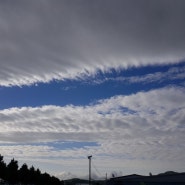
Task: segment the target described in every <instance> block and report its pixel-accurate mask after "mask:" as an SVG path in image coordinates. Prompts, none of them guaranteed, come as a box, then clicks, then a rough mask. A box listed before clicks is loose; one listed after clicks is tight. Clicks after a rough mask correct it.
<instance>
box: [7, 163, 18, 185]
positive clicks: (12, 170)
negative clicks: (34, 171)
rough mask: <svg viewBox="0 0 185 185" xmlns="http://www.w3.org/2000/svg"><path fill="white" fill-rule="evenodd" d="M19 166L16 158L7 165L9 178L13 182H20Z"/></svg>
mask: <svg viewBox="0 0 185 185" xmlns="http://www.w3.org/2000/svg"><path fill="white" fill-rule="evenodd" d="M18 168H19V166H18V162H17V161H16V160H14V159H12V160H11V161H10V163H9V164H8V166H7V178H8V179H7V180H8V181H9V182H10V183H12V184H15V183H17V182H18Z"/></svg>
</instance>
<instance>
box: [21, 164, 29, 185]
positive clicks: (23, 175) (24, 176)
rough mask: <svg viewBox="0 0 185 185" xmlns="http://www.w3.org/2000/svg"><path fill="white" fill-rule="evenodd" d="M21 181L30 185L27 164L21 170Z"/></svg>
mask: <svg viewBox="0 0 185 185" xmlns="http://www.w3.org/2000/svg"><path fill="white" fill-rule="evenodd" d="M19 181H20V182H21V183H23V184H28V183H29V170H28V166H27V164H25V163H24V164H23V165H22V167H21V168H20V169H19Z"/></svg>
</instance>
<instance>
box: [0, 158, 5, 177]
mask: <svg viewBox="0 0 185 185" xmlns="http://www.w3.org/2000/svg"><path fill="white" fill-rule="evenodd" d="M5 175H6V164H5V162H4V161H3V156H2V155H0V178H2V179H5Z"/></svg>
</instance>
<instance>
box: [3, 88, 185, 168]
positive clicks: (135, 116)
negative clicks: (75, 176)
mask: <svg viewBox="0 0 185 185" xmlns="http://www.w3.org/2000/svg"><path fill="white" fill-rule="evenodd" d="M184 94H185V89H184V88H180V87H168V88H167V87H166V88H162V89H156V90H151V91H148V92H139V93H136V94H132V95H129V96H114V97H112V98H110V99H104V100H100V101H98V102H97V103H95V104H91V105H88V106H73V105H68V106H64V107H59V106H43V107H35V108H33V107H23V108H10V109H4V110H1V111H0V119H1V122H0V143H1V153H2V155H6V156H14V157H18V158H20V159H22V160H26V159H29V160H33V161H34V160H36V161H39V162H44V161H47V162H48V163H52V164H55V165H56V164H57V163H58V164H59V161H60V162H61V163H62V164H63V165H64V166H66V167H68V168H70V169H72V168H73V167H74V163H79V164H80V166H81V168H83V167H84V165H86V162H85V161H86V160H87V159H86V156H88V155H89V154H92V155H93V156H96V161H99V162H98V163H97V164H99V165H100V164H102V166H103V167H102V168H103V169H104V170H105V169H106V168H109V167H110V169H111V170H112V169H113V168H114V167H115V168H116V165H117V168H121V167H122V161H125V162H126V164H128V165H129V163H131V165H134V164H137V165H139V164H141V161H143V168H142V169H141V171H142V170H143V171H145V170H146V169H148V168H149V166H151V165H149V163H150V162H151V163H152V164H153V163H156V164H154V165H155V166H156V165H157V164H158V165H160V164H161V162H162V163H164V164H165V165H167V166H169V164H168V163H169V161H174V162H173V163H172V165H173V166H171V167H174V168H176V169H178V170H179V169H183V167H182V164H184V163H183V161H185V158H184V156H183V155H182V153H183V152H184V149H185V144H184V139H185V136H184V133H185V127H184V121H185V116H184V115H185V114H184V111H185V101H184ZM68 141H70V142H88V141H91V142H95V143H97V145H96V146H85V147H71V148H65V149H63V148H62V146H60V147H56V146H55V145H52V146H51V145H49V144H48V142H58V144H59V143H60V142H68ZM23 143H24V144H23ZM71 160H72V161H71ZM101 160H103V161H102V162H101ZM70 161H71V162H70ZM108 161H109V162H108ZM110 161H112V162H110ZM154 161H155V162H154ZM175 161H176V162H175ZM72 163H73V164H72ZM145 168H146V169H145ZM73 170H74V169H73ZM69 171H70V170H69Z"/></svg>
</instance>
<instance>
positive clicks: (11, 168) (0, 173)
mask: <svg viewBox="0 0 185 185" xmlns="http://www.w3.org/2000/svg"><path fill="white" fill-rule="evenodd" d="M3 158H4V157H3V156H2V155H1V154H0V178H1V179H3V180H4V181H6V182H8V183H10V184H18V183H19V184H25V185H27V184H34V185H43V184H44V185H60V184H61V182H60V180H59V179H58V178H56V177H54V176H50V175H49V174H48V173H46V172H45V173H41V171H40V170H39V169H38V168H37V169H35V168H34V167H33V166H31V167H30V168H28V166H27V164H26V163H24V164H23V165H22V166H21V167H20V168H19V165H18V161H16V160H15V159H14V158H13V159H12V160H11V161H10V162H9V164H6V163H5V162H4V160H3Z"/></svg>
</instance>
